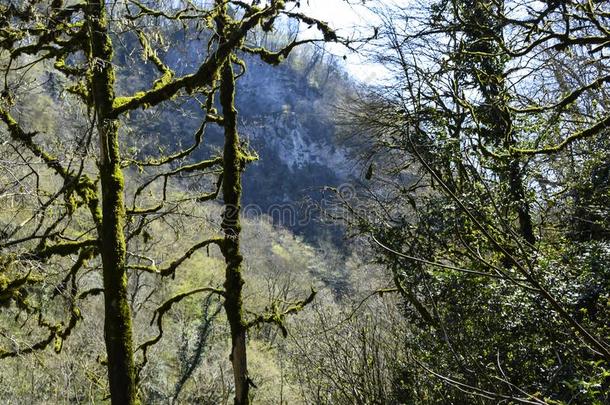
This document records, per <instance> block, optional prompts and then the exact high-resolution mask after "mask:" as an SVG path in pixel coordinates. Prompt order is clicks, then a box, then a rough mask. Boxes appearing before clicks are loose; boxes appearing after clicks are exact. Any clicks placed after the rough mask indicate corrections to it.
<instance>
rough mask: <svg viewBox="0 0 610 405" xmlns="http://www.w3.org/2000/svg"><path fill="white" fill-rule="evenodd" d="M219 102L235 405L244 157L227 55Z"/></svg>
mask: <svg viewBox="0 0 610 405" xmlns="http://www.w3.org/2000/svg"><path fill="white" fill-rule="evenodd" d="M220 104H221V106H222V112H223V117H224V131H225V144H224V157H223V159H224V160H223V170H224V171H223V187H222V192H223V199H224V205H225V207H224V208H225V209H224V213H223V217H222V229H223V231H224V234H225V239H224V244H223V254H224V257H225V261H226V264H227V267H226V274H225V283H224V288H225V303H224V307H225V311H226V313H227V318H228V320H229V326H230V328H231V356H230V360H231V363H232V365H233V377H234V381H235V405H246V404H249V403H250V400H249V397H248V391H249V388H250V380H249V378H248V363H247V356H246V326H245V322H244V319H243V314H242V287H243V284H244V280H243V277H242V274H241V269H242V266H241V265H242V261H243V257H242V256H241V253H240V251H239V234H240V231H241V225H240V223H239V213H240V198H241V172H242V170H243V165H244V158H243V155H242V153H241V151H240V146H239V134H238V132H237V111H236V109H235V75H234V72H233V67H232V65H231V62H230V59H229V61H227V62H226V63H225V65H224V66H223V67H222V72H221V84H220Z"/></svg>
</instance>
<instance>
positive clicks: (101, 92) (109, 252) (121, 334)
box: [88, 0, 138, 405]
mask: <svg viewBox="0 0 610 405" xmlns="http://www.w3.org/2000/svg"><path fill="white" fill-rule="evenodd" d="M88 24H89V27H90V40H91V46H90V54H89V63H92V64H94V66H95V67H94V68H93V69H92V75H91V89H90V90H91V95H92V101H93V106H94V108H95V112H96V115H97V130H98V133H99V140H100V150H99V153H100V155H99V161H98V165H99V170H100V182H101V186H102V214H103V219H102V226H101V230H100V244H101V246H100V251H101V256H102V267H103V279H104V310H105V312H104V315H105V319H104V339H105V342H106V352H107V355H108V378H109V383H110V397H111V402H112V404H116V405H131V404H136V403H138V399H137V390H136V373H135V367H134V359H133V346H132V326H131V314H130V310H129V304H128V299H127V274H126V268H125V256H126V253H125V252H126V248H125V234H124V230H123V226H124V222H125V207H124V197H123V192H124V179H123V173H122V170H121V166H120V150H119V138H118V128H119V123H118V120H117V119H112V118H109V117H110V116H111V113H112V103H113V101H114V97H115V94H114V69H113V66H112V63H111V62H112V54H113V49H112V41H111V39H110V36H109V33H108V20H107V15H106V9H105V3H104V2H103V1H99V0H98V1H96V0H89V2H88Z"/></svg>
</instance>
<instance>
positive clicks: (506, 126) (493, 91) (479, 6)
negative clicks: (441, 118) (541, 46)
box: [463, 0, 536, 245]
mask: <svg viewBox="0 0 610 405" xmlns="http://www.w3.org/2000/svg"><path fill="white" fill-rule="evenodd" d="M463 6H464V10H465V11H464V12H465V16H464V21H465V22H466V26H465V28H464V30H465V33H466V35H467V47H468V48H467V50H468V51H469V52H472V54H473V55H477V56H476V57H475V56H466V57H467V58H468V60H467V61H466V65H467V69H468V70H469V73H470V75H471V76H472V78H473V80H474V82H475V84H476V85H477V86H478V87H479V90H480V92H481V94H482V96H483V100H484V102H483V105H482V106H481V107H480V108H479V116H480V121H481V124H483V131H482V134H481V135H482V138H483V140H484V141H486V142H489V143H492V144H494V145H501V146H502V148H503V149H504V151H506V152H507V151H510V149H511V148H513V147H514V146H515V145H516V139H515V132H514V128H513V115H512V113H511V111H510V107H509V101H510V95H509V94H508V90H507V85H506V75H507V73H506V71H505V70H506V58H505V57H504V56H503V55H502V44H501V43H500V42H501V41H503V40H504V32H503V30H504V27H503V23H502V22H501V21H500V20H499V19H498V17H496V14H497V15H503V13H504V2H503V1H498V2H491V1H487V0H474V1H472V0H466V1H464V2H463ZM494 9H495V10H496V13H494V12H490V10H494ZM495 171H496V173H497V174H498V176H499V177H500V179H501V181H502V182H506V183H507V186H508V189H507V196H506V197H507V200H508V201H509V203H508V204H507V208H508V210H511V209H512V210H514V211H513V212H515V213H516V214H517V219H518V223H519V233H520V235H521V237H522V238H523V239H524V240H526V241H527V242H528V243H530V244H532V245H533V244H534V243H535V242H536V237H535V235H534V225H533V221H532V216H531V213H530V207H529V203H528V201H527V196H526V188H525V185H524V181H523V177H524V174H523V169H522V167H521V161H520V159H519V157H517V156H508V157H506V158H503V159H502V161H500V162H497V167H496V168H495Z"/></svg>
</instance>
